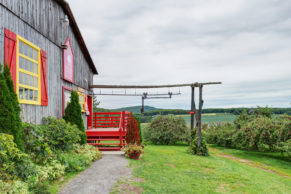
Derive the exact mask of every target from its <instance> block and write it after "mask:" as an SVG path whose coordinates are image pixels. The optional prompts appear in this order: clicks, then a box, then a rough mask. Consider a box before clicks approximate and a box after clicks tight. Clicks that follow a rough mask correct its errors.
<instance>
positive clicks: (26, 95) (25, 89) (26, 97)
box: [24, 88, 28, 100]
mask: <svg viewBox="0 0 291 194" xmlns="http://www.w3.org/2000/svg"><path fill="white" fill-rule="evenodd" d="M24 99H25V100H28V89H27V88H24Z"/></svg>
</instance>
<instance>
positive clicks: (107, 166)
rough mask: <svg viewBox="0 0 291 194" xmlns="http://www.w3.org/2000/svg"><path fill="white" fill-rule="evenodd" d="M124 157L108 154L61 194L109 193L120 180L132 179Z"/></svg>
mask: <svg viewBox="0 0 291 194" xmlns="http://www.w3.org/2000/svg"><path fill="white" fill-rule="evenodd" d="M127 166H128V161H127V159H125V158H124V156H122V155H120V154H119V155H117V154H113V155H111V154H106V155H103V157H102V159H101V160H98V161H96V162H94V163H93V164H92V166H91V167H90V168H88V169H86V170H85V171H84V172H82V173H81V174H79V175H78V176H76V177H75V178H74V179H72V180H71V181H69V182H68V183H67V184H66V185H65V186H64V188H63V189H62V190H61V191H60V192H59V194H75V193H76V194H93V193H94V194H95V193H102V194H104V193H109V192H110V190H111V188H112V187H113V186H114V184H115V183H116V182H117V181H118V179H119V178H120V177H121V176H122V177H130V175H131V172H132V171H131V169H129V168H127Z"/></svg>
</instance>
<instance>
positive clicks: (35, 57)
mask: <svg viewBox="0 0 291 194" xmlns="http://www.w3.org/2000/svg"><path fill="white" fill-rule="evenodd" d="M33 58H34V60H36V61H38V52H37V50H35V49H33Z"/></svg>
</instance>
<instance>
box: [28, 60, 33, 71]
mask: <svg viewBox="0 0 291 194" xmlns="http://www.w3.org/2000/svg"><path fill="white" fill-rule="evenodd" d="M28 64H29V71H30V72H31V73H33V62H31V61H29V62H28Z"/></svg>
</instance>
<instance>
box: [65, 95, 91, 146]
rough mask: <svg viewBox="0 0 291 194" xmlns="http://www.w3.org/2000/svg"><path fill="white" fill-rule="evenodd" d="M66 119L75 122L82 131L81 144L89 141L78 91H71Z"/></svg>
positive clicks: (68, 121)
mask: <svg viewBox="0 0 291 194" xmlns="http://www.w3.org/2000/svg"><path fill="white" fill-rule="evenodd" d="M64 119H65V120H66V122H67V123H71V124H75V125H77V127H78V128H79V130H80V131H81V135H80V137H81V139H80V143H81V144H86V143H87V136H86V133H85V127H84V122H83V118H82V111H81V105H80V103H79V96H78V94H77V92H75V91H72V93H71V101H70V102H69V103H68V105H67V108H66V110H65V116H64Z"/></svg>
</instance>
